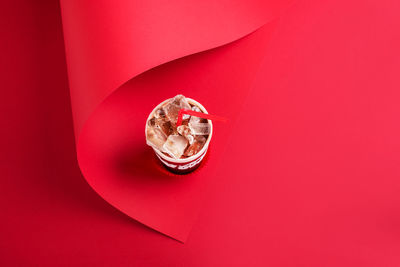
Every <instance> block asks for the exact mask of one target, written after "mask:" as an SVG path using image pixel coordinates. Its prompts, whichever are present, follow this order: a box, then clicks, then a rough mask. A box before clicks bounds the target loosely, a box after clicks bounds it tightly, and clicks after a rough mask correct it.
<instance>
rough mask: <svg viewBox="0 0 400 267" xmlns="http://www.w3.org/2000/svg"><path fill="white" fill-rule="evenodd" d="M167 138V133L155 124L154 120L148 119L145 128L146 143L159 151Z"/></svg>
mask: <svg viewBox="0 0 400 267" xmlns="http://www.w3.org/2000/svg"><path fill="white" fill-rule="evenodd" d="M166 140H167V135H166V134H165V133H164V132H163V131H162V130H161V129H160V128H159V127H158V126H157V125H156V124H155V120H150V121H149V124H148V126H147V130H146V143H147V144H148V145H149V146H152V147H154V148H155V149H158V150H160V151H163V150H164V149H163V145H164V143H165V141H166Z"/></svg>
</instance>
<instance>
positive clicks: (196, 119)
mask: <svg viewBox="0 0 400 267" xmlns="http://www.w3.org/2000/svg"><path fill="white" fill-rule="evenodd" d="M192 110H193V111H196V112H201V110H200V108H199V107H197V106H193V107H192ZM189 122H191V123H199V122H202V118H199V117H196V116H191V117H190V120H189Z"/></svg>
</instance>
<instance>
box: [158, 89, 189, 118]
mask: <svg viewBox="0 0 400 267" xmlns="http://www.w3.org/2000/svg"><path fill="white" fill-rule="evenodd" d="M181 109H190V105H189V103H188V102H187V100H186V98H185V97H184V96H183V95H177V96H175V97H174V98H173V99H171V100H170V101H169V102H168V103H167V104H166V105H165V106H164V107H163V110H164V112H165V115H166V116H167V118H168V119H169V120H170V121H171V122H172V124H174V125H175V124H176V121H177V120H178V114H179V110H181ZM185 115H186V114H185ZM183 118H184V119H187V118H189V117H188V116H186V117H185V116H183Z"/></svg>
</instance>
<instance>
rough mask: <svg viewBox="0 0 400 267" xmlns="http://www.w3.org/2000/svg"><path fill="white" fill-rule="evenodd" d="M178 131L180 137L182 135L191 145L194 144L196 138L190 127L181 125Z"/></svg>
mask: <svg viewBox="0 0 400 267" xmlns="http://www.w3.org/2000/svg"><path fill="white" fill-rule="evenodd" d="M177 130H178V133H179V134H180V135H182V136H183V137H185V138H186V139H187V140H188V142H189V144H190V145H191V144H193V141H194V136H193V135H192V131H191V130H190V128H189V126H187V125H180V126H178V128H177Z"/></svg>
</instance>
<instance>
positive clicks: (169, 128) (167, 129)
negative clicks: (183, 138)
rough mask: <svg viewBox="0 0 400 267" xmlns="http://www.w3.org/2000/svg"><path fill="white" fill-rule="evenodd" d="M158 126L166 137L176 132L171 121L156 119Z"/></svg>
mask: <svg viewBox="0 0 400 267" xmlns="http://www.w3.org/2000/svg"><path fill="white" fill-rule="evenodd" d="M156 125H157V126H158V127H159V128H160V129H161V130H162V131H163V132H164V133H165V135H166V136H168V135H170V134H173V133H174V132H176V129H175V128H174V126H173V125H172V123H171V122H170V121H169V120H166V119H162V118H160V119H156Z"/></svg>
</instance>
